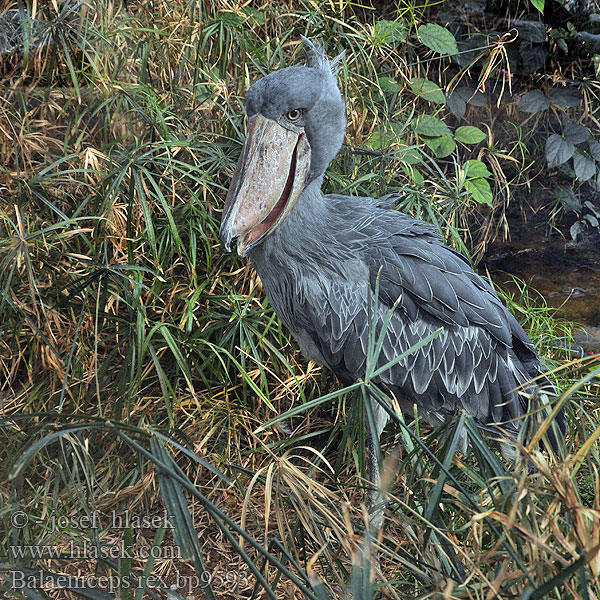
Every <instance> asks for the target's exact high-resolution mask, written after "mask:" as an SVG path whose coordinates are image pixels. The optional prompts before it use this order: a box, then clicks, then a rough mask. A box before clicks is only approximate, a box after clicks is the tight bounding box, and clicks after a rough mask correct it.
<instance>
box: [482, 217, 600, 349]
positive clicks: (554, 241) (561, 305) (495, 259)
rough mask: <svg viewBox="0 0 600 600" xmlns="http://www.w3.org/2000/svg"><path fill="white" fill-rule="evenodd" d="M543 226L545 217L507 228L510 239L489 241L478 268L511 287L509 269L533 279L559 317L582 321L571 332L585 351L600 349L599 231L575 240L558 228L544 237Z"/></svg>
mask: <svg viewBox="0 0 600 600" xmlns="http://www.w3.org/2000/svg"><path fill="white" fill-rule="evenodd" d="M546 228H547V225H546V224H545V223H539V224H537V225H536V224H530V225H527V224H524V225H520V226H518V227H517V228H511V235H512V238H513V239H512V240H511V241H508V242H503V243H501V244H496V245H494V246H493V247H491V248H490V250H489V251H488V253H487V255H486V257H485V258H484V261H483V264H482V265H480V271H482V270H485V269H486V268H487V269H488V270H489V271H490V274H491V275H492V278H493V279H494V281H495V283H496V284H498V285H500V286H502V287H503V288H505V289H507V290H510V291H515V292H516V291H517V287H516V286H515V285H514V284H512V283H510V276H511V275H514V276H516V277H518V278H520V279H522V280H523V281H525V282H526V283H529V284H531V286H532V287H534V288H535V289H537V290H538V291H539V292H540V293H541V294H542V295H543V296H544V298H545V299H546V301H547V303H548V305H549V306H552V307H556V308H557V312H556V315H557V316H558V317H563V318H565V319H568V320H570V321H573V322H575V323H579V324H580V325H582V326H583V328H584V329H585V331H575V332H574V335H575V340H576V343H577V344H578V345H579V346H581V347H582V350H583V351H584V353H585V354H588V353H591V352H599V351H600V235H598V234H597V233H595V232H594V233H592V232H590V233H589V234H588V235H586V236H579V238H583V239H578V240H577V242H573V241H572V240H570V239H567V238H565V237H562V236H561V235H560V234H557V233H554V234H553V235H551V236H550V238H547V236H546ZM567 235H568V234H567ZM482 267H483V269H482Z"/></svg>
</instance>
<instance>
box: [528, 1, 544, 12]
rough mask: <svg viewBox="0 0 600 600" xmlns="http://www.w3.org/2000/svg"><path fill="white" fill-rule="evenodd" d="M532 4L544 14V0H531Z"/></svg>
mask: <svg viewBox="0 0 600 600" xmlns="http://www.w3.org/2000/svg"><path fill="white" fill-rule="evenodd" d="M531 4H533V6H535V8H537V9H538V10H539V11H540V12H541V13H542V14H544V0H531Z"/></svg>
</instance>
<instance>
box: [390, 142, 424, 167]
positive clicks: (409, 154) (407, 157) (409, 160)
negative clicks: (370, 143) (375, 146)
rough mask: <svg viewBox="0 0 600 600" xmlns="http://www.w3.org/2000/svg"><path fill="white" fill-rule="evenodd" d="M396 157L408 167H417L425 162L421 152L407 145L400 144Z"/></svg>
mask: <svg viewBox="0 0 600 600" xmlns="http://www.w3.org/2000/svg"><path fill="white" fill-rule="evenodd" d="M396 156H397V158H398V159H399V160H401V161H402V162H403V163H406V164H407V165H416V164H419V163H422V162H423V157H422V156H421V153H420V152H419V150H418V149H417V148H415V147H413V146H406V144H400V146H399V148H398V150H397V152H396Z"/></svg>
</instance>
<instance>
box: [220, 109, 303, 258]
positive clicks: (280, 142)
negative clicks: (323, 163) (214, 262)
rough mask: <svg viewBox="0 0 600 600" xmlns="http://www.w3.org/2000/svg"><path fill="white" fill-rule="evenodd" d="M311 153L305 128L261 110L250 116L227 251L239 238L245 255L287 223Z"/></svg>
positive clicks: (234, 185)
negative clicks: (273, 117) (287, 217)
mask: <svg viewBox="0 0 600 600" xmlns="http://www.w3.org/2000/svg"><path fill="white" fill-rule="evenodd" d="M310 154H311V153H310V145H309V143H308V141H307V139H306V134H305V132H304V128H303V127H298V126H296V125H294V124H292V123H289V122H287V121H284V120H283V119H282V120H281V121H274V120H272V119H267V118H266V117H264V116H263V115H261V114H257V115H253V116H252V117H251V118H250V119H249V121H248V134H247V137H246V143H245V144H244V149H243V151H242V155H241V156H240V159H239V161H238V164H237V167H236V169H235V173H234V174H233V179H232V180H231V186H230V187H229V191H228V193H227V198H226V200H225V207H224V208H223V220H222V222H221V229H220V231H219V239H220V240H221V243H222V244H223V246H224V247H225V249H226V250H227V251H230V250H231V241H232V240H233V239H234V238H238V242H237V251H238V254H239V255H240V256H244V255H245V254H247V252H248V251H249V250H250V249H251V248H252V247H253V246H255V245H256V244H258V243H259V242H260V241H261V240H262V239H264V238H265V237H266V236H267V235H269V234H270V233H271V232H272V231H273V230H274V229H275V228H276V227H277V226H278V225H279V223H281V221H282V220H283V219H284V218H285V217H286V215H287V214H288V213H289V211H290V210H291V208H292V206H293V205H294V203H295V202H296V200H297V199H298V197H299V196H300V193H301V192H302V190H303V189H304V186H305V185H306V181H307V177H308V172H309V168H310Z"/></svg>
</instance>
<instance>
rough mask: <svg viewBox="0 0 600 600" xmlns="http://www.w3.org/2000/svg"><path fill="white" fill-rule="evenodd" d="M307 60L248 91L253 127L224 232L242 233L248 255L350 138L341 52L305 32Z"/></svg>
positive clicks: (226, 237)
mask: <svg viewBox="0 0 600 600" xmlns="http://www.w3.org/2000/svg"><path fill="white" fill-rule="evenodd" d="M302 40H303V42H304V45H305V55H306V58H307V63H306V65H296V66H293V67H287V68H285V69H281V70H279V71H275V72H274V73H270V74H269V75H267V76H265V77H263V78H262V79H260V80H259V81H257V82H256V83H254V84H253V85H252V86H251V87H250V89H249V90H248V92H247V93H246V112H247V115H248V132H247V137H246V144H245V145H244V150H243V152H242V156H241V157H240V160H239V162H238V166H237V168H236V171H235V173H234V176H233V179H232V182H231V186H230V188H229V193H228V194H227V200H226V201H225V208H224V210H223V221H222V223H221V230H220V235H219V237H220V238H221V241H222V243H223V245H224V246H225V247H226V249H228V250H229V247H230V244H231V240H232V239H233V238H234V237H239V240H238V253H240V254H242V255H243V254H246V253H247V251H248V250H249V249H250V248H251V247H253V246H256V245H257V244H258V243H260V241H261V240H262V239H264V238H265V237H266V236H267V235H268V234H269V233H270V232H272V231H273V230H274V229H275V228H276V227H277V226H278V225H279V223H281V221H282V220H283V219H284V218H285V217H286V215H287V214H288V212H289V211H290V209H291V208H292V206H293V204H294V203H295V202H296V200H297V199H298V197H299V195H300V193H301V192H302V190H303V189H304V188H305V187H306V185H307V184H308V183H310V182H311V181H312V180H314V179H317V178H321V177H322V176H323V174H324V173H325V169H327V166H328V165H329V163H330V162H331V161H332V160H333V158H334V157H335V155H336V154H337V152H338V150H339V149H340V146H341V145H342V141H343V139H344V129H345V120H344V101H343V100H342V97H341V94H340V90H339V88H338V86H337V81H336V77H335V76H336V73H337V70H338V67H337V65H338V63H339V61H340V59H341V58H342V55H339V56H338V57H336V58H335V59H333V60H332V61H330V60H329V59H328V58H327V57H326V56H325V54H324V53H323V50H322V49H321V47H320V46H319V45H317V44H315V43H313V42H311V41H309V40H307V39H306V38H304V37H303V38H302ZM307 49H308V52H307Z"/></svg>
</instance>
